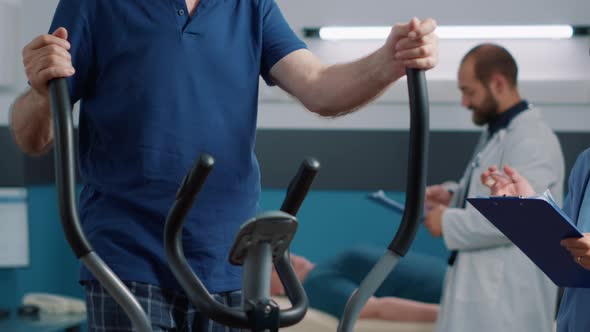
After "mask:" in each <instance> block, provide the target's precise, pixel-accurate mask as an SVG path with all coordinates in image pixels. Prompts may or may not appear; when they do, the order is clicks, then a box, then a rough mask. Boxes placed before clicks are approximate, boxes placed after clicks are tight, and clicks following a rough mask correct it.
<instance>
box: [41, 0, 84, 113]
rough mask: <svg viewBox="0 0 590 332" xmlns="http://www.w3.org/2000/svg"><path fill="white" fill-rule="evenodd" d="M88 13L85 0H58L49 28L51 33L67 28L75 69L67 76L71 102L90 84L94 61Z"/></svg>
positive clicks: (79, 96)
mask: <svg viewBox="0 0 590 332" xmlns="http://www.w3.org/2000/svg"><path fill="white" fill-rule="evenodd" d="M90 13H91V12H90V10H89V8H88V4H87V1H86V0H60V1H59V4H58V5H57V9H56V10H55V14H54V16H53V21H52V23H51V27H50V28H49V33H53V32H54V31H55V30H56V29H57V28H59V27H64V28H66V29H67V30H68V41H69V42H70V44H71V48H70V54H71V55H72V64H73V66H74V69H75V70H76V73H75V74H74V75H73V76H72V77H70V78H68V86H69V90H70V98H71V100H72V104H73V103H75V102H77V101H78V100H80V99H82V98H83V97H84V95H85V94H86V92H87V90H88V86H89V85H90V83H89V82H90V78H89V76H90V73H91V68H92V63H93V62H94V59H93V46H92V35H91V33H90V15H89V14H90Z"/></svg>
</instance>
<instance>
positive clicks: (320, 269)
mask: <svg viewBox="0 0 590 332" xmlns="http://www.w3.org/2000/svg"><path fill="white" fill-rule="evenodd" d="M381 255H383V249H381V248H374V247H370V246H360V247H355V248H353V249H349V250H346V251H344V252H342V253H340V254H338V255H336V256H334V257H332V258H329V259H327V260H324V261H321V262H319V263H316V264H314V263H312V262H310V261H309V260H307V259H306V258H305V257H301V256H297V255H294V254H291V264H292V265H293V268H294V269H295V272H296V273H297V276H298V277H299V279H300V280H301V281H302V282H303V287H304V288H305V291H306V293H307V296H308V298H309V304H310V306H311V307H312V308H315V309H318V310H320V311H323V312H326V313H328V314H331V315H333V316H335V317H340V316H341V314H342V312H343V311H344V307H345V305H346V302H347V300H348V298H349V296H350V295H351V294H352V292H353V291H354V290H355V289H356V288H358V287H359V285H360V283H361V281H362V280H363V279H364V277H365V275H366V274H367V273H369V270H370V269H371V268H372V267H373V265H375V263H376V262H377V260H378V259H379V258H380V257H381ZM445 270H446V264H445V262H444V261H443V260H441V259H439V258H436V257H431V256H427V255H422V254H418V253H412V252H410V253H408V254H407V255H406V256H405V257H404V259H402V260H400V262H399V264H398V265H397V266H396V268H395V269H394V271H393V272H392V273H391V274H390V275H389V276H388V277H387V279H385V281H384V282H383V284H382V285H381V287H380V288H379V289H378V290H377V292H376V293H375V296H373V297H371V298H370V299H369V301H368V302H367V304H366V305H365V307H364V308H363V310H362V311H361V314H360V318H366V319H382V320H390V321H400V322H402V321H404V322H434V321H435V320H436V317H437V315H438V307H439V306H438V303H439V301H440V296H441V290H442V284H443V278H444V274H445ZM271 294H272V295H273V296H275V295H282V294H284V289H283V286H282V285H281V282H280V280H279V278H278V275H277V274H276V272H275V271H274V269H273V274H272V279H271Z"/></svg>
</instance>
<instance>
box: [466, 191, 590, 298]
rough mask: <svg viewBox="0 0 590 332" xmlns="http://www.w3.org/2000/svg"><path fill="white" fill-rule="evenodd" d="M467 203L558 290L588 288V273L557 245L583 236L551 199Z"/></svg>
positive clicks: (480, 200) (476, 200)
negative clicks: (531, 262) (526, 257)
mask: <svg viewBox="0 0 590 332" xmlns="http://www.w3.org/2000/svg"><path fill="white" fill-rule="evenodd" d="M467 201H468V202H469V203H471V205H473V206H474V207H475V208H476V209H477V210H478V211H479V212H480V213H481V214H483V215H484V216H485V217H486V218H487V219H488V220H489V221H490V222H491V223H492V224H494V226H496V228H498V229H499V230H500V231H501V232H502V233H504V235H505V236H506V237H507V238H509V239H510V240H511V241H512V243H514V244H515V245H516V246H517V247H518V248H520V250H522V251H523V252H524V253H525V255H527V256H528V257H529V258H530V259H531V260H532V261H533V262H534V263H535V264H536V265H537V266H538V267H539V268H540V269H541V270H542V271H543V272H544V273H545V274H546V275H547V276H548V277H549V278H550V279H551V280H552V281H553V282H554V283H555V284H556V285H557V286H560V287H581V288H590V271H588V270H585V269H584V268H582V267H581V266H580V265H579V264H577V263H576V262H575V261H574V259H573V258H572V256H571V254H570V253H569V252H568V251H567V250H566V249H565V248H564V247H562V246H561V245H560V241H561V240H562V239H565V238H571V237H582V236H583V235H582V233H581V232H580V231H579V230H578V229H577V228H576V226H575V225H574V224H573V223H572V222H571V220H570V219H569V217H568V216H567V215H565V213H564V212H563V211H562V210H561V209H560V208H559V206H558V205H557V204H555V202H554V201H553V200H552V199H551V198H550V196H549V197H547V196H546V195H545V196H540V197H529V198H520V197H486V198H468V199H467Z"/></svg>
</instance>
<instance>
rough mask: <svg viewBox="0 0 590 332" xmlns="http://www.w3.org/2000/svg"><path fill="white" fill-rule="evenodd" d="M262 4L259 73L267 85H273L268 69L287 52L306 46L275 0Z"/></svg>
mask: <svg viewBox="0 0 590 332" xmlns="http://www.w3.org/2000/svg"><path fill="white" fill-rule="evenodd" d="M263 6H264V8H263V10H264V13H263V18H262V20H263V22H262V64H261V75H262V77H263V78H264V80H265V81H266V83H267V84H268V85H274V83H273V82H272V80H271V79H270V77H269V72H270V69H271V68H272V67H273V66H274V65H275V64H276V63H277V62H278V61H279V60H281V59H282V58H283V57H284V56H286V55H287V54H289V53H291V52H293V51H296V50H299V49H302V48H307V46H306V45H305V43H304V42H303V41H302V40H301V39H299V37H297V35H296V34H295V32H293V30H292V29H291V27H290V26H289V24H288V23H287V21H286V20H285V17H284V16H283V13H281V10H280V9H279V6H278V5H277V4H276V2H275V0H269V1H265V2H264V5H263Z"/></svg>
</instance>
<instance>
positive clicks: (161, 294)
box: [10, 0, 438, 331]
mask: <svg viewBox="0 0 590 332" xmlns="http://www.w3.org/2000/svg"><path fill="white" fill-rule="evenodd" d="M435 27H436V23H435V22H434V21H433V20H432V19H426V20H423V21H420V20H418V19H416V18H414V19H412V20H411V21H410V22H408V23H405V24H398V25H395V26H394V27H393V29H392V30H391V34H390V36H389V37H388V38H387V40H386V41H385V43H384V45H383V46H382V47H381V48H379V49H378V50H376V51H375V52H373V53H372V54H369V55H367V56H366V57H364V58H362V59H359V60H358V61H354V62H351V63H345V64H338V65H331V66H326V65H324V64H322V63H321V62H320V61H319V59H318V58H317V57H315V56H314V55H313V54H312V53H311V52H309V51H308V50H307V49H306V45H305V44H304V43H303V42H302V41H301V40H300V39H299V38H298V37H297V36H296V34H295V33H294V32H293V31H292V30H291V28H290V27H289V25H288V24H287V22H286V21H285V19H284V17H283V15H282V14H281V11H280V9H279V7H278V6H277V4H276V3H275V1H274V0H252V1H236V0H231V1H221V0H185V1H183V0H170V1H91V0H61V1H60V2H59V5H58V7H57V10H56V12H55V16H54V18H53V23H52V25H51V28H50V32H51V34H45V35H41V36H39V37H37V38H35V39H34V40H33V41H31V42H30V43H29V44H28V45H27V46H26V47H25V48H24V50H23V63H24V66H25V69H26V73H27V76H28V79H29V81H30V85H31V88H30V89H29V90H28V91H27V92H25V93H24V94H23V95H22V96H20V97H19V98H18V99H17V100H16V101H15V103H14V106H13V109H12V112H11V120H10V122H11V127H12V130H13V133H14V136H15V140H16V142H17V144H18V145H19V146H20V147H21V149H22V150H23V151H25V152H26V153H29V154H33V155H34V154H41V153H44V152H46V151H48V150H49V149H50V147H51V145H52V142H53V133H52V129H51V116H50V110H49V98H48V93H47V82H48V81H49V80H51V79H53V78H57V77H68V84H69V90H70V94H71V98H72V102H76V101H78V100H80V101H81V106H80V121H79V123H80V130H79V163H80V171H81V175H82V180H83V184H84V185H83V189H82V192H81V195H80V214H81V219H82V223H83V227H84V230H85V232H86V234H87V237H88V239H89V240H90V242H91V243H92V245H93V246H94V248H95V250H96V252H97V253H98V254H99V255H101V256H102V257H103V259H104V261H105V262H106V263H107V264H108V265H110V267H111V268H112V270H113V271H114V272H116V273H117V274H118V275H119V276H120V278H121V279H122V280H124V282H125V283H126V284H127V286H128V287H129V288H130V290H131V291H132V292H133V293H134V294H135V295H136V297H138V298H139V302H140V303H141V304H142V305H143V306H144V307H145V309H146V311H147V313H148V316H149V317H150V319H151V320H152V324H153V325H154V329H156V330H166V331H167V330H176V329H182V330H190V331H192V330H199V331H201V330H205V329H209V330H212V329H213V328H215V329H224V328H225V327H223V326H215V327H213V326H211V325H210V324H212V323H211V322H208V321H207V320H206V319H203V318H202V317H200V316H199V315H198V314H197V313H195V310H194V308H192V307H191V305H190V304H189V303H188V300H187V298H186V297H185V296H184V294H183V293H182V292H181V291H180V287H179V285H178V283H177V282H176V281H175V280H174V278H173V276H172V274H171V272H170V271H169V270H168V268H167V264H166V263H165V260H164V251H163V248H162V238H163V236H162V232H163V226H164V220H165V216H166V213H167V211H168V209H169V207H170V206H171V203H172V201H173V199H174V195H175V192H176V190H177V189H178V187H179V184H180V182H181V180H182V178H183V175H184V174H185V172H186V171H187V170H188V168H189V167H190V165H191V164H192V163H193V161H194V160H195V159H196V157H197V156H198V155H199V154H200V153H201V152H205V151H207V152H209V153H211V154H212V155H213V156H214V157H215V158H216V161H217V162H216V165H218V166H216V168H215V169H214V170H213V171H212V173H211V174H210V176H209V178H208V179H207V183H206V184H205V185H204V187H203V190H202V193H201V194H200V195H199V204H198V205H197V206H195V208H193V209H192V210H191V212H190V214H189V216H188V217H187V220H186V224H185V229H184V232H185V233H184V239H185V241H184V243H185V248H184V251H185V253H186V256H187V259H188V261H189V263H190V265H191V267H192V268H193V270H194V271H195V273H196V274H197V275H198V276H199V278H200V279H201V280H202V281H203V283H204V285H205V286H206V287H207V288H208V289H209V291H210V292H212V293H215V294H216V295H215V296H216V297H217V298H218V299H219V300H220V301H224V302H226V303H228V304H230V305H234V306H239V305H240V293H239V289H240V287H241V269H240V268H238V267H235V266H231V265H230V264H229V263H228V262H227V260H226V257H227V255H228V252H229V249H230V246H231V244H232V240H233V237H234V235H235V234H236V232H237V230H238V228H239V225H240V224H241V223H242V222H244V221H245V220H247V219H248V218H250V217H251V216H253V215H254V213H255V212H256V209H257V207H258V200H259V195H260V171H259V167H258V162H257V160H256V157H255V155H254V142H255V130H256V117H257V103H258V80H259V76H262V77H263V78H264V79H265V80H266V82H267V83H268V84H271V85H272V84H276V85H278V86H279V87H281V88H282V89H283V90H285V91H287V92H288V93H290V94H292V95H293V96H294V97H295V98H297V99H298V100H299V101H300V102H301V103H302V104H303V105H304V106H305V107H306V108H307V109H309V110H311V111H312V112H315V113H318V114H320V115H322V116H328V117H329V116H337V115H343V114H346V113H349V112H352V111H354V110H356V109H358V108H359V107H360V106H362V105H363V104H365V103H367V102H369V101H370V100H372V99H373V98H375V97H376V96H377V95H379V94H380V93H381V92H382V91H383V90H384V89H385V88H386V87H387V86H389V85H390V84H391V83H393V82H395V81H397V80H398V79H399V78H400V77H402V76H403V75H404V74H405V69H406V68H407V67H412V68H418V69H430V68H432V67H433V66H434V65H435V64H436V61H437V50H438V46H437V38H436V35H435V34H434V29H435ZM81 282H82V283H83V285H84V286H85V289H86V294H87V302H88V310H89V315H88V317H89V329H90V331H96V330H100V331H119V330H121V329H125V328H129V326H130V324H129V320H128V319H127V318H126V317H124V313H123V312H122V311H121V309H120V308H119V307H118V306H117V305H116V303H114V302H113V300H112V299H111V298H110V297H109V296H108V294H106V292H105V291H104V289H103V288H102V287H101V286H100V285H98V284H97V283H96V281H94V280H93V277H92V276H91V275H90V273H89V272H88V271H87V270H86V269H84V268H83V269H82V271H81Z"/></svg>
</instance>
